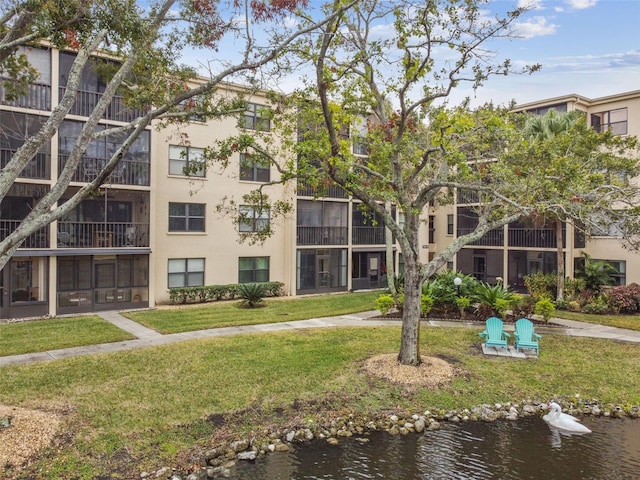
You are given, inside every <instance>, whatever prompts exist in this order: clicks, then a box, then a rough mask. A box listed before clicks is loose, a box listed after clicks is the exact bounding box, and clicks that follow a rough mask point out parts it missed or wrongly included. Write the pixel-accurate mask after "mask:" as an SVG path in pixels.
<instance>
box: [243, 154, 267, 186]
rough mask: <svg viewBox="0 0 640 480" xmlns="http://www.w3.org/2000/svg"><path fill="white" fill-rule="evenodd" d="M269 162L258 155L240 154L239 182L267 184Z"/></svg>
mask: <svg viewBox="0 0 640 480" xmlns="http://www.w3.org/2000/svg"><path fill="white" fill-rule="evenodd" d="M270 171H271V170H270V167H269V162H268V160H266V159H265V158H263V157H261V156H259V155H250V154H248V153H241V154H240V180H249V181H250V182H268V181H269V180H270V179H271V176H270Z"/></svg>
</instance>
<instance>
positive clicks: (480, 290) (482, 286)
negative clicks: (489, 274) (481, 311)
mask: <svg viewBox="0 0 640 480" xmlns="http://www.w3.org/2000/svg"><path fill="white" fill-rule="evenodd" d="M474 293H475V298H476V299H477V300H478V302H480V304H481V305H486V306H487V307H490V308H491V309H492V310H493V312H494V313H495V314H496V315H502V314H503V313H504V311H505V310H507V309H508V308H510V307H513V306H514V305H515V303H516V302H517V301H518V296H517V295H516V294H515V293H514V292H512V291H510V290H509V287H508V286H505V285H503V284H501V283H499V284H498V285H490V284H488V283H485V282H480V283H478V285H477V286H476V290H475V292H474Z"/></svg>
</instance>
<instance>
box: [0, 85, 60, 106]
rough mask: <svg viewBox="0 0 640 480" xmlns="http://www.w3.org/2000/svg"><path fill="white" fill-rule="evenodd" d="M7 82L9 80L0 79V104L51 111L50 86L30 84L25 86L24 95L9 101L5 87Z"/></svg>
mask: <svg viewBox="0 0 640 480" xmlns="http://www.w3.org/2000/svg"><path fill="white" fill-rule="evenodd" d="M7 81H11V80H9V79H7V78H3V77H0V104H2V105H8V106H10V107H22V108H30V109H33V110H47V111H48V110H51V85H45V84H42V83H32V84H31V85H28V86H27V91H26V92H25V94H24V95H19V96H18V97H16V98H15V99H13V100H9V99H8V98H7V91H6V87H5V84H6V82H7Z"/></svg>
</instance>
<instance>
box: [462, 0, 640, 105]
mask: <svg viewBox="0 0 640 480" xmlns="http://www.w3.org/2000/svg"><path fill="white" fill-rule="evenodd" d="M528 3H530V4H532V5H534V8H533V10H531V11H529V12H528V13H526V14H525V15H524V16H523V17H521V18H520V19H519V20H520V21H519V24H518V33H519V35H520V36H521V37H522V38H519V39H515V40H510V41H502V40H501V41H498V42H496V44H495V45H494V48H496V49H497V50H498V51H499V53H500V55H502V56H506V57H507V58H510V59H511V60H512V61H513V63H514V64H515V65H519V64H527V63H528V64H531V63H540V64H542V69H541V70H540V71H539V72H537V73H534V74H532V75H530V76H508V77H506V78H495V79H493V80H491V81H489V82H488V83H487V84H485V86H484V87H483V88H482V89H481V90H478V92H477V93H476V94H475V98H474V103H484V101H489V100H491V101H493V102H494V103H495V104H506V103H509V101H510V100H511V99H514V100H515V101H516V103H518V104H522V103H528V102H531V101H536V100H541V99H545V98H552V97H556V96H562V95H568V94H574V93H575V94H578V95H582V96H585V97H588V98H597V97H603V96H607V95H612V94H615V93H621V92H627V91H631V90H640V0H554V1H551V0H549V1H547V0H534V1H531V0H528ZM513 4H514V2H512V1H509V0H495V1H491V2H490V4H489V7H490V8H492V9H496V10H501V9H504V8H508V7H511V6H512V5H513ZM464 93H465V94H466V95H470V96H473V95H474V93H473V92H472V91H469V90H467V91H466V92H464ZM456 96H457V97H458V98H463V97H464V96H465V95H464V94H462V93H458V94H456Z"/></svg>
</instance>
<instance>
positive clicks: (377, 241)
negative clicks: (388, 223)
mask: <svg viewBox="0 0 640 480" xmlns="http://www.w3.org/2000/svg"><path fill="white" fill-rule="evenodd" d="M384 231H385V228H384V227H383V226H375V227H369V226H358V227H353V230H352V232H351V241H352V243H353V244H354V245H384V243H385V234H384Z"/></svg>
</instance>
